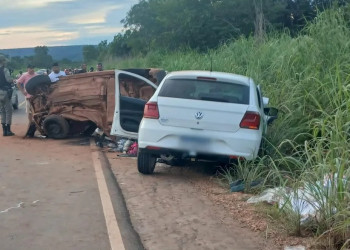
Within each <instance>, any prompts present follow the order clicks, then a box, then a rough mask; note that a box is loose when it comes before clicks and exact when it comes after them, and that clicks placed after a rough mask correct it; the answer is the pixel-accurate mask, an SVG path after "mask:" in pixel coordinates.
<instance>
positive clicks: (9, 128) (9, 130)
mask: <svg viewBox="0 0 350 250" xmlns="http://www.w3.org/2000/svg"><path fill="white" fill-rule="evenodd" d="M6 127H7V136H13V135H15V133H12V131H11V124H7V125H6Z"/></svg>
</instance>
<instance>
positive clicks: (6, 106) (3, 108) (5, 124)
mask: <svg viewBox="0 0 350 250" xmlns="http://www.w3.org/2000/svg"><path fill="white" fill-rule="evenodd" d="M5 71H8V70H7V69H6V68H5V66H0V112H1V124H2V128H3V136H11V135H14V133H12V132H11V123H12V104H11V93H12V88H11V83H9V82H8V81H7V79H6V76H5Z"/></svg>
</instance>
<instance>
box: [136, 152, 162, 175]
mask: <svg viewBox="0 0 350 250" xmlns="http://www.w3.org/2000/svg"><path fill="white" fill-rule="evenodd" d="M156 160H157V159H156V157H154V156H153V155H151V154H149V153H145V152H142V151H139V152H138V154H137V169H138V170H139V172H140V173H141V174H153V171H154V168H155V166H156Z"/></svg>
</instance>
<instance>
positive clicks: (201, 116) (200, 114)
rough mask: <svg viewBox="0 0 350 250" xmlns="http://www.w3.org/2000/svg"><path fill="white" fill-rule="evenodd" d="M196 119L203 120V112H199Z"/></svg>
mask: <svg viewBox="0 0 350 250" xmlns="http://www.w3.org/2000/svg"><path fill="white" fill-rule="evenodd" d="M194 117H195V118H196V119H197V120H202V119H203V117H204V114H203V113H202V112H200V111H199V112H197V113H196V114H195V115H194Z"/></svg>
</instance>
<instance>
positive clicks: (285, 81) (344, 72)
mask: <svg viewBox="0 0 350 250" xmlns="http://www.w3.org/2000/svg"><path fill="white" fill-rule="evenodd" d="M348 20H349V15H348V13H347V12H346V11H344V10H341V9H332V10H329V11H325V12H323V13H321V14H319V15H318V17H317V18H316V19H315V20H314V21H313V22H312V23H310V24H308V25H307V27H306V28H305V29H304V30H303V31H302V32H301V33H300V34H299V36H298V37H295V38H292V37H291V36H290V35H289V34H288V33H283V34H271V35H269V36H267V37H266V39H265V41H264V42H263V43H259V44H258V43H256V42H255V40H254V38H253V37H250V38H245V37H242V38H240V39H238V40H236V41H234V42H230V43H227V44H223V45H222V46H221V47H220V48H218V49H217V50H212V51H209V52H208V53H198V52H196V51H191V50H190V51H177V52H164V51H153V52H151V53H149V54H148V55H146V56H140V57H135V58H128V59H120V60H116V59H110V60H109V61H107V62H105V63H106V65H107V66H108V67H110V68H128V67H161V68H164V69H166V70H168V71H175V70H188V69H190V70H209V69H210V60H211V59H212V60H213V69H214V70H217V71H224V72H232V73H236V74H242V75H248V76H251V77H252V78H253V79H255V81H256V82H257V83H259V84H261V85H262V88H263V92H264V95H266V96H268V97H269V98H270V100H271V102H272V103H271V104H272V105H273V106H276V107H278V108H279V109H280V111H281V112H280V114H281V115H280V117H279V119H278V120H277V121H276V122H275V124H274V125H273V127H270V130H269V134H268V135H267V140H268V142H269V143H270V144H269V145H270V147H269V152H270V155H269V156H266V157H263V158H262V159H259V160H257V161H256V162H252V163H245V164H248V165H249V164H250V165H249V166H247V165H244V166H245V167H247V169H251V170H252V171H255V172H253V173H247V172H246V171H244V169H242V165H240V167H239V168H238V169H239V171H240V172H239V173H240V175H241V177H243V178H246V179H251V178H252V176H254V175H257V176H259V177H260V176H261V173H264V177H265V185H266V186H289V187H291V188H294V192H296V191H297V189H299V188H307V189H308V192H309V195H310V196H311V197H312V198H313V199H314V200H316V201H317V204H318V205H317V210H318V211H319V212H318V216H317V220H316V224H315V225H314V227H313V231H312V232H313V233H315V235H319V236H320V237H321V238H327V240H328V242H329V246H332V247H335V248H338V249H340V248H341V247H342V245H344V244H349V242H348V241H347V239H349V238H350V219H349V215H350V214H349V205H350V194H349V188H350V187H349V185H350V179H349V178H350V169H349V159H350V153H349V151H350V114H349V110H350V29H349V26H350V25H349V21H348ZM254 166H256V167H258V169H259V171H256V169H255V170H254ZM236 173H237V171H236ZM226 174H230V173H229V172H227V173H226ZM325 177H327V178H328V181H327V185H323V184H324V180H325ZM230 178H231V177H228V179H230ZM231 180H232V178H231ZM281 213H285V214H286V215H287V216H288V215H289V216H290V219H291V220H294V222H295V227H299V226H300V224H298V223H297V220H298V219H299V218H300V216H298V215H297V216H296V215H295V214H291V213H290V212H288V210H287V209H286V210H283V209H281ZM295 230H297V231H298V232H299V233H301V231H300V228H295V229H294V231H295ZM344 247H346V246H345V245H344Z"/></svg>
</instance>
